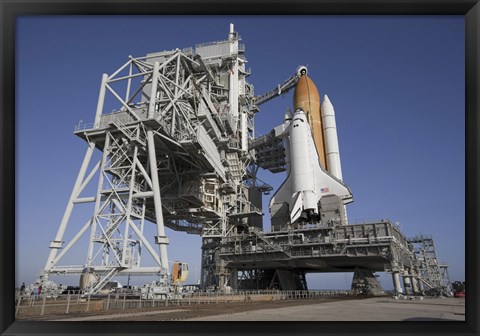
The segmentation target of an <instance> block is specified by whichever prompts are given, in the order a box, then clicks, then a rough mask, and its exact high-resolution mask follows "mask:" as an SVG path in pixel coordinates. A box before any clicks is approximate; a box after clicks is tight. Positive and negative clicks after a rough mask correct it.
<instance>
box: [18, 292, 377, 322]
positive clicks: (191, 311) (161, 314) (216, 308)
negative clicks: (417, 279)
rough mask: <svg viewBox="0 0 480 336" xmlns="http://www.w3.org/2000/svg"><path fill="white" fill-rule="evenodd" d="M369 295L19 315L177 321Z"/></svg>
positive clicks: (31, 318) (36, 317)
mask: <svg viewBox="0 0 480 336" xmlns="http://www.w3.org/2000/svg"><path fill="white" fill-rule="evenodd" d="M366 298H369V296H349V297H329V298H319V299H306V300H279V301H256V302H255V301H253V302H221V303H210V304H201V305H185V306H171V307H162V308H150V309H125V310H115V311H108V312H101V313H99V312H96V313H82V314H78V313H76V314H68V315H65V314H63V315H49V316H28V317H19V318H18V319H19V320H36V321H40V320H41V321H176V320H184V319H190V318H196V317H204V316H213V315H227V314H235V313H241V312H245V311H252V310H259V309H272V308H282V307H291V306H300V305H309V304H318V303H322V302H323V303H326V302H335V301H349V300H361V299H366Z"/></svg>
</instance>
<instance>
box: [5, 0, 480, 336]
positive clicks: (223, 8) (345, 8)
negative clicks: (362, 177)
mask: <svg viewBox="0 0 480 336" xmlns="http://www.w3.org/2000/svg"><path fill="white" fill-rule="evenodd" d="M0 11H1V12H0V15H1V17H0V22H1V28H0V31H1V70H0V73H1V76H2V77H1V91H0V102H1V111H0V125H1V131H0V135H1V137H0V139H1V140H0V155H1V161H0V162H1V165H0V183H1V191H0V215H1V222H0V228H1V231H0V232H1V233H0V249H1V258H0V267H1V270H0V274H1V276H0V293H1V294H0V301H1V303H0V332H1V334H2V335H18V334H25V335H36V334H43V335H84V334H91V335H93V334H99V335H114V334H115V335H123V334H128V335H130V334H131V335H142V334H145V335H152V334H162V335H169V334H172V335H186V334H251V335H260V334H293V335H296V334H302V335H316V334H322V335H329V334H332V335H333V334H334V335H350V334H352V335H362V334H364V335H371V334H381V335H383V334H425V335H427V334H431V335H478V331H479V322H478V313H479V309H478V308H479V304H478V301H479V300H478V298H479V296H480V293H479V292H478V286H477V285H478V283H479V277H478V272H479V269H480V262H479V259H480V258H479V256H480V254H479V249H478V242H479V241H480V237H479V231H478V207H477V199H478V171H479V166H478V160H479V157H478V152H479V143H480V141H479V140H480V139H479V136H478V129H479V120H478V114H479V106H480V104H479V102H480V99H479V89H480V88H479V71H480V68H479V62H480V53H479V50H480V46H479V42H480V34H479V33H480V23H479V22H480V21H479V20H480V4H479V3H478V0H466V1H459V0H431V1H428V0H418V1H415V0H403V1H400V0H395V1H389V0H377V1H375V0H360V1H355V0H338V1H332V0H330V1H321V0H320V1H318V0H317V1H305V0H301V1H290V0H289V1H278V2H276V3H269V2H255V1H250V0H246V1H242V2H240V1H230V2H227V1H183V0H179V1H175V2H173V1H145V0H140V1H121V0H117V1H97V2H90V1H79V0H73V1H64V0H61V1H26V0H15V1H13V0H0ZM87 14H88V15H105V14H113V15H132V14H134V15H152V14H162V15H165V14H168V15H173V14H188V15H232V14H234V15H243V14H249V15H252V14H254V15H267V14H268V15H315V14H331V15H333V14H335V15H338V14H342V15H350V14H355V15H367V14H368V15H391V14H395V15H452V14H455V15H464V16H465V22H466V26H465V36H466V41H465V43H466V50H465V53H466V69H465V71H466V72H465V74H466V93H465V94H466V97H465V98H466V106H465V108H466V124H465V132H466V139H465V141H466V147H465V148H466V162H465V166H466V185H465V188H466V209H465V210H466V238H465V239H466V249H467V251H466V284H467V292H468V297H467V298H466V321H465V322H441V323H439V322H429V321H426V322H362V323H360V322H348V323H338V322H309V323H304V322H285V323H276V322H254V323H234V322H189V323H185V322H161V324H160V323H158V322H156V323H151V322H150V323H147V322H133V323H132V322H130V323H127V322H125V323H122V322H81V323H80V322H33V321H15V318H14V290H13V289H14V288H15V282H14V277H15V140H16V138H15V135H16V134H15V20H16V18H17V17H19V16H22V15H87Z"/></svg>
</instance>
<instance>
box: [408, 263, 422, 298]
mask: <svg viewBox="0 0 480 336" xmlns="http://www.w3.org/2000/svg"><path fill="white" fill-rule="evenodd" d="M410 274H411V277H412V289H413V294H419V293H420V291H419V290H418V281H417V277H416V273H415V271H414V270H413V269H412V270H410Z"/></svg>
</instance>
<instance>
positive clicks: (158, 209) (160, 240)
mask: <svg viewBox="0 0 480 336" xmlns="http://www.w3.org/2000/svg"><path fill="white" fill-rule="evenodd" d="M147 141H148V160H149V161H150V174H151V176H152V191H153V201H154V203H155V218H156V222H157V234H158V235H157V236H156V237H155V243H156V244H158V245H159V250H160V264H161V265H160V267H161V268H162V280H163V281H168V276H169V271H168V257H167V245H168V238H167V236H165V225H164V223H163V211H162V200H161V197H160V183H159V181H158V169H157V156H156V153H155V140H154V138H153V131H152V130H148V131H147Z"/></svg>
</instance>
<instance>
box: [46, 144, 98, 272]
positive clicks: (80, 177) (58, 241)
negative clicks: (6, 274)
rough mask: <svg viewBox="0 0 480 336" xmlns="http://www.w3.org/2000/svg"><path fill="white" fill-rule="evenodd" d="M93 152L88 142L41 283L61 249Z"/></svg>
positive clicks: (52, 243) (92, 145)
mask: <svg viewBox="0 0 480 336" xmlns="http://www.w3.org/2000/svg"><path fill="white" fill-rule="evenodd" d="M94 150H95V143H94V142H90V143H89V146H88V149H87V152H86V153H85V157H84V159H83V163H82V166H81V167H80V171H79V173H78V176H77V180H76V181H75V185H74V186H73V190H72V193H71V195H70V199H69V201H68V204H67V207H66V209H65V212H64V214H63V218H62V221H61V222H60V227H59V228H58V231H57V235H56V236H55V240H53V241H52V242H51V243H50V254H49V255H48V259H47V262H46V263H45V268H44V274H42V281H46V280H48V275H47V274H46V273H47V272H48V271H50V269H51V268H52V267H53V266H54V265H53V263H52V261H53V260H55V257H56V255H57V252H58V250H59V249H61V248H62V244H63V241H62V239H63V234H64V233H65V230H66V228H67V224H68V221H69V220H70V216H71V215H72V210H73V206H74V205H75V204H74V202H73V201H74V200H75V199H76V198H77V197H78V194H79V193H80V192H81V191H82V190H81V186H82V183H83V179H84V178H85V173H86V172H87V168H88V165H89V163H90V160H91V158H92V154H93V151H94Z"/></svg>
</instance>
